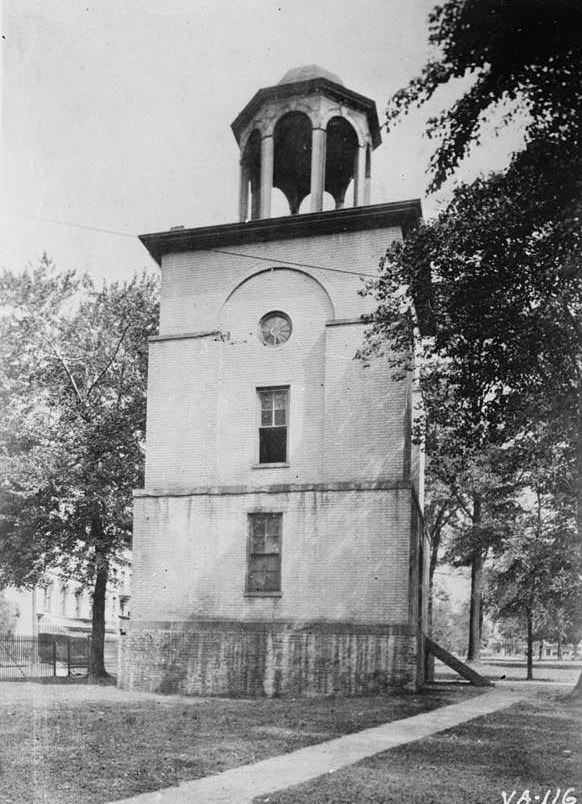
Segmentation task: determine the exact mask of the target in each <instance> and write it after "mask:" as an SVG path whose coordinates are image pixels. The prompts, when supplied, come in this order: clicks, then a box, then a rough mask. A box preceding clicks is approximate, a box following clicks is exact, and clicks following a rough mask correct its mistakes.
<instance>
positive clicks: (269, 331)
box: [259, 310, 293, 348]
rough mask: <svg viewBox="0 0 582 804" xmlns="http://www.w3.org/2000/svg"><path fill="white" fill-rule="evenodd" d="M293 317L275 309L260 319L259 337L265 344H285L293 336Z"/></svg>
mask: <svg viewBox="0 0 582 804" xmlns="http://www.w3.org/2000/svg"><path fill="white" fill-rule="evenodd" d="M292 330H293V327H292V325H291V319H290V318H289V316H288V315H286V314H285V313H281V312H279V311H278V310H274V311H273V312H272V313H267V315H264V316H263V317H262V318H261V320H260V321H259V339H260V341H261V343H262V344H264V345H265V346H270V347H271V348H276V347H277V346H283V344H284V343H287V341H288V340H289V338H290V337H291V332H292Z"/></svg>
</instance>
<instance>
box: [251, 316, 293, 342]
mask: <svg viewBox="0 0 582 804" xmlns="http://www.w3.org/2000/svg"><path fill="white" fill-rule="evenodd" d="M272 316H279V317H280V318H284V319H285V321H286V322H287V324H288V325H289V336H288V337H287V338H286V340H284V341H283V343H267V341H266V340H265V337H264V334H263V326H264V324H265V321H267V320H268V319H269V318H271V317H272ZM292 335H293V322H292V321H291V317H290V316H289V315H288V314H287V313H285V312H283V310H269V312H268V313H265V315H263V316H261V318H260V319H259V328H258V332H257V337H258V339H259V343H261V345H262V346H265V347H266V348H267V349H281V348H282V347H283V346H285V345H286V344H288V343H289V341H290V340H291V336H292Z"/></svg>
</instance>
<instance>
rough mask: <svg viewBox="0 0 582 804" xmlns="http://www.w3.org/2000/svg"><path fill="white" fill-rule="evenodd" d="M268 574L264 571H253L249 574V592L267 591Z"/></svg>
mask: <svg viewBox="0 0 582 804" xmlns="http://www.w3.org/2000/svg"><path fill="white" fill-rule="evenodd" d="M266 586H267V576H266V573H264V572H251V573H250V574H249V592H265V591H267V589H266Z"/></svg>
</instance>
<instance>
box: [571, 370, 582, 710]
mask: <svg viewBox="0 0 582 804" xmlns="http://www.w3.org/2000/svg"><path fill="white" fill-rule="evenodd" d="M577 430H578V432H577V439H576V528H577V535H578V560H579V562H580V565H582V380H581V379H579V380H578V428H577ZM572 695H573V696H574V697H575V698H582V671H581V672H580V675H579V676H578V681H577V682H576V686H575V687H574V689H573V690H572Z"/></svg>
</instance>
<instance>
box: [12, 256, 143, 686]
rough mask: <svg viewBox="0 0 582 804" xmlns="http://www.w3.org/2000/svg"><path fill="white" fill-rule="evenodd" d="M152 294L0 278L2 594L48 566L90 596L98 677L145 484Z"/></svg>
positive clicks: (129, 287) (135, 284)
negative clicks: (108, 601)
mask: <svg viewBox="0 0 582 804" xmlns="http://www.w3.org/2000/svg"><path fill="white" fill-rule="evenodd" d="M157 295H158V294H157V282H156V280H154V279H152V278H150V277H147V276H145V275H144V276H142V277H136V278H134V279H133V280H132V281H131V282H129V283H116V282H114V283H111V284H108V285H107V284H105V285H103V287H101V288H97V287H95V286H94V284H93V282H92V281H91V280H90V279H89V278H88V277H87V276H77V275H76V274H75V273H74V272H71V271H69V272H61V273H59V272H58V271H57V270H56V269H55V267H54V266H53V265H52V263H51V262H50V260H49V259H48V258H46V257H44V258H43V259H42V260H41V261H40V264H39V265H38V267H36V268H35V269H34V270H31V271H25V272H23V273H21V274H18V275H15V274H11V273H9V272H4V273H3V274H2V275H1V276H0V296H1V298H2V299H3V307H2V310H1V315H0V350H1V355H0V364H1V366H2V368H1V369H0V404H1V405H2V409H3V414H4V415H3V417H2V422H1V424H0V453H1V459H2V460H1V466H2V470H1V471H2V477H1V479H0V583H2V584H4V585H7V584H13V585H16V586H24V587H26V586H32V585H34V584H37V583H39V582H42V579H43V577H44V573H45V572H46V570H47V569H48V568H49V567H51V568H57V569H58V570H59V571H60V572H61V573H62V574H63V575H64V576H65V577H67V576H69V577H75V578H77V579H79V580H81V581H82V582H83V583H84V584H85V585H87V586H89V585H91V586H92V587H93V640H92V644H93V648H94V653H93V656H92V670H93V673H94V674H95V675H100V674H103V673H104V672H105V669H104V665H103V639H104V617H105V591H106V585H107V580H108V578H109V573H110V569H111V564H112V562H114V561H115V558H116V557H117V556H119V555H120V553H121V552H122V551H123V550H125V549H127V547H128V546H129V545H130V542H131V513H132V491H133V489H134V488H135V487H137V486H140V485H141V484H142V473H143V463H144V461H143V458H144V441H145V400H146V376H147V337H148V335H151V334H153V333H154V332H155V329H156V325H157V311H158V300H157Z"/></svg>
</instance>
